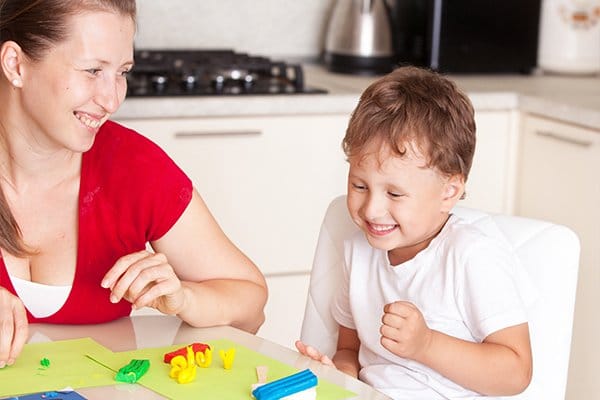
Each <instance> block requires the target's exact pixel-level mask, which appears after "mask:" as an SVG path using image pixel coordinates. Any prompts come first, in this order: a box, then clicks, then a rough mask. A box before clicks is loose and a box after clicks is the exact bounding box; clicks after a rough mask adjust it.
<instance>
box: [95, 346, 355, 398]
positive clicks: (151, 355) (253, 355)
mask: <svg viewBox="0 0 600 400" xmlns="http://www.w3.org/2000/svg"><path fill="white" fill-rule="evenodd" d="M187 344H189V343H183V344H180V345H175V346H168V347H160V348H151V349H140V350H134V351H127V352H121V353H110V352H108V353H107V352H105V351H100V352H95V353H88V356H89V357H90V358H93V359H94V360H96V361H97V362H99V363H100V364H103V365H106V366H107V367H108V368H111V369H112V370H113V371H118V370H119V368H121V367H122V366H124V365H126V364H127V363H129V361H131V360H132V359H149V360H150V369H149V370H148V372H147V373H146V374H145V375H144V376H142V377H141V378H140V380H138V382H137V383H138V384H140V385H143V386H145V387H147V388H148V389H150V390H153V391H155V392H157V393H159V394H161V395H163V396H165V397H168V398H171V399H177V400H185V399H219V400H229V399H231V400H240V399H250V398H251V395H250V389H251V385H252V384H253V383H256V367H257V366H258V365H266V366H268V367H269V371H268V377H267V381H268V382H270V381H273V380H276V379H279V378H283V377H284V376H288V375H291V374H293V373H296V372H298V370H297V369H295V368H294V367H292V366H289V365H287V364H284V363H281V362H279V361H277V360H274V359H272V358H270V357H267V356H264V355H262V354H260V353H257V352H255V351H253V350H251V349H248V348H247V347H244V346H242V345H239V344H237V343H234V342H232V341H230V340H223V339H222V340H212V341H209V342H208V344H210V346H211V348H212V350H213V360H212V365H211V366H210V367H209V368H198V369H197V372H196V379H195V380H194V381H193V382H191V383H187V384H179V383H177V382H176V381H175V380H174V379H172V378H170V377H169V371H170V365H168V364H165V363H163V355H164V354H165V353H168V352H171V351H173V350H176V349H178V348H181V347H184V346H186V345H187ZM232 347H233V348H235V352H236V353H235V361H234V362H233V367H232V369H230V370H226V369H224V368H223V363H222V361H221V358H220V357H219V350H228V349H230V348H232ZM354 396H355V394H354V393H352V392H350V391H348V390H346V389H344V388H342V387H340V386H337V385H334V384H333V383H330V382H327V381H325V380H323V379H319V384H318V385H317V399H318V400H336V399H345V398H348V397H354Z"/></svg>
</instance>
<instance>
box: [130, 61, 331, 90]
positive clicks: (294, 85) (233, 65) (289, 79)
mask: <svg viewBox="0 0 600 400" xmlns="http://www.w3.org/2000/svg"><path fill="white" fill-rule="evenodd" d="M134 60H135V66H134V67H133V69H132V71H131V72H129V74H127V96H128V97H156V96H215V95H259V94H260V95H277V94H313V93H327V92H326V91H325V90H323V89H318V88H311V87H307V86H306V84H305V82H304V73H303V70H302V66H301V65H299V64H290V63H286V62H283V61H274V60H270V59H268V58H266V57H258V56H251V55H248V54H246V53H237V52H234V51H233V50H171V49H170V50H137V49H136V50H135V52H134Z"/></svg>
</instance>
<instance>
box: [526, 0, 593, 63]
mask: <svg viewBox="0 0 600 400" xmlns="http://www.w3.org/2000/svg"><path fill="white" fill-rule="evenodd" d="M538 66H539V67H540V68H541V69H542V70H543V71H547V72H557V73H566V74H594V73H597V72H600V0H543V1H542V9H541V14H540V36H539V46H538Z"/></svg>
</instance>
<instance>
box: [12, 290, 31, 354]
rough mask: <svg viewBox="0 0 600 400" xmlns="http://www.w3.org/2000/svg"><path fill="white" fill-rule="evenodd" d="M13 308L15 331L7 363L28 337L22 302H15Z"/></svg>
mask: <svg viewBox="0 0 600 400" xmlns="http://www.w3.org/2000/svg"><path fill="white" fill-rule="evenodd" d="M13 310H14V314H13V315H14V321H15V333H14V338H13V343H12V349H11V351H10V354H9V358H8V362H7V364H8V365H12V364H13V363H14V362H15V360H16V359H17V357H18V356H19V354H21V351H22V350H23V346H25V343H26V342H27V338H28V337H29V322H28V321H27V312H26V311H25V306H24V305H23V303H22V302H20V301H19V302H18V303H16V304H15V307H14V308H13Z"/></svg>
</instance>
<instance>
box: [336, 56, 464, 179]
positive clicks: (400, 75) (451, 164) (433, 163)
mask: <svg viewBox="0 0 600 400" xmlns="http://www.w3.org/2000/svg"><path fill="white" fill-rule="evenodd" d="M374 140H379V141H381V144H382V145H388V146H389V148H390V149H391V150H392V151H393V152H394V153H396V154H398V155H399V156H401V157H402V156H403V155H404V154H405V153H406V146H407V145H410V144H411V143H414V144H415V145H417V146H418V149H419V150H420V151H421V152H422V153H423V155H424V156H425V157H426V158H427V159H428V166H429V167H431V168H435V169H437V170H438V171H439V172H440V173H442V174H444V175H448V176H452V175H456V174H461V175H462V176H463V177H464V179H465V180H466V179H467V177H468V175H469V170H470V169H471V163H472V161H473V153H474V152H475V119H474V111H473V106H472V104H471V101H470V100H469V99H468V98H467V96H466V95H465V94H464V93H462V92H461V91H460V90H459V89H458V88H457V87H456V85H455V84H454V83H453V82H452V81H450V80H448V79H447V78H445V77H443V76H441V75H440V74H438V73H435V72H433V71H430V70H427V69H423V68H417V67H400V68H397V69H396V70H394V71H392V72H391V73H389V74H387V75H385V76H383V77H382V78H380V79H378V80H377V81H375V82H374V83H372V84H371V85H370V86H369V87H368V88H367V89H366V90H365V91H364V92H363V94H362V95H361V97H360V101H359V103H358V106H357V107H356V109H355V110H354V112H353V113H352V117H351V118H350V123H349V125H348V129H347V130H346V136H345V137H344V141H343V149H344V152H345V153H346V156H347V157H352V156H353V155H360V154H361V152H362V150H364V148H365V147H366V145H367V144H370V143H372V142H373V141H374Z"/></svg>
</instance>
